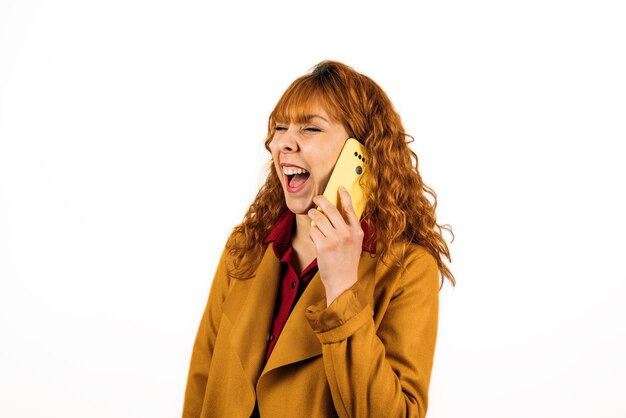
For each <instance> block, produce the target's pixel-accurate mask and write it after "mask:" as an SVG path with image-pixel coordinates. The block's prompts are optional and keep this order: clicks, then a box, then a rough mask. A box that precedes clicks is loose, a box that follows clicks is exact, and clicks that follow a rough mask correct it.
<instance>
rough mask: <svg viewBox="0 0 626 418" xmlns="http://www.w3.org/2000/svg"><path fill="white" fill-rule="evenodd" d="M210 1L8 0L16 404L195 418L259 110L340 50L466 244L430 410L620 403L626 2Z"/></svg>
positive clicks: (2, 255)
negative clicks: (200, 363)
mask: <svg viewBox="0 0 626 418" xmlns="http://www.w3.org/2000/svg"><path fill="white" fill-rule="evenodd" d="M214 3H217V2H207V1H184V2H174V1H140V0H124V1H119V0H117V1H111V0H109V1H97V0H92V1H85V0H82V1H78V0H75V1H71V0H60V1H56V2H45V1H35V0H32V1H15V0H2V2H1V3H0V416H2V417H15V418H19V417H35V416H46V417H63V418H67V417H94V418H99V417H140V416H150V417H173V416H179V415H180V408H181V404H182V397H183V392H184V385H185V379H186V374H187V367H188V362H189V355H190V353H191V344H192V342H193V338H194V336H195V332H196V329H197V325H198V321H199V320H200V315H201V313H202V310H203V308H204V304H205V302H206V297H207V295H208V290H209V286H210V282H211V279H212V276H213V272H214V269H215V266H216V262H217V257H218V256H219V253H220V251H221V248H222V246H223V244H224V242H225V239H226V237H227V235H228V233H229V231H230V228H231V227H232V226H234V225H235V224H236V223H238V222H239V221H240V220H241V218H242V216H243V214H244V212H245V210H246V208H247V205H248V204H249V203H250V202H251V199H252V198H253V196H254V195H255V193H256V190H257V188H258V186H259V184H260V181H261V172H262V170H263V164H264V163H265V161H266V158H267V156H266V155H265V153H264V150H263V148H262V139H263V136H264V133H265V127H266V118H267V116H268V114H269V112H270V111H271V109H272V107H273V105H274V104H275V103H276V101H277V100H278V98H279V96H280V94H281V93H282V92H283V90H284V89H285V88H286V87H287V86H288V85H289V83H290V82H291V81H292V80H293V79H294V78H296V77H297V76H299V75H301V74H303V73H305V72H306V71H307V70H308V69H309V68H310V67H312V66H313V65H314V64H316V63H317V62H319V61H321V60H322V59H326V58H331V59H338V60H341V61H344V62H345V63H347V64H349V65H351V66H353V67H354V68H356V69H357V70H359V71H361V72H363V73H365V74H367V75H369V76H371V77H372V78H373V79H374V80H376V81H377V82H378V83H379V84H380V85H381V86H382V87H383V88H384V89H385V90H386V91H387V93H388V94H389V96H390V97H391V99H392V100H393V101H394V103H395V105H396V107H397V109H398V110H399V112H400V114H401V115H402V117H403V121H404V123H405V125H406V128H407V129H408V131H409V133H411V134H412V135H413V136H414V137H415V138H416V141H415V143H414V144H413V145H414V150H415V151H416V152H417V153H418V155H419V156H420V167H421V171H422V174H423V177H424V179H425V181H426V183H427V184H428V185H430V186H431V187H433V188H434V189H435V191H436V192H437V193H438V196H439V206H438V214H439V220H440V222H441V223H450V224H451V225H452V226H453V228H454V232H455V234H456V239H455V241H454V243H453V244H451V247H450V248H451V251H452V255H453V263H452V264H451V268H452V270H453V272H454V274H455V275H456V277H457V280H458V286H457V287H456V288H452V287H451V286H449V285H448V284H446V285H445V286H444V288H443V290H442V291H441V312H440V328H439V339H438V344H437V353H436V357H435V367H434V370H433V377H432V384H431V390H430V408H429V417H430V418H444V417H461V416H463V417H480V418H491V417H493V418H502V417H520V418H521V417H524V418H526V417H531V416H532V417H541V418H553V417H568V418H575V417H581V418H582V417H585V418H586V417H591V416H593V417H594V418H600V417H623V416H626V403H624V401H623V393H622V392H623V390H622V389H623V388H624V384H623V382H624V380H623V379H624V376H626V360H625V359H624V356H623V353H624V352H626V342H625V341H626V327H624V321H623V318H624V317H626V308H625V307H624V303H623V300H624V296H623V294H624V292H625V291H626V284H625V282H626V273H625V272H624V271H625V270H624V250H625V249H626V248H625V247H626V246H625V245H624V234H625V233H626V222H625V220H624V213H626V204H625V199H624V190H625V189H626V170H625V169H624V164H623V161H622V160H623V156H624V152H623V143H624V140H625V139H626V123H625V116H626V78H625V77H624V74H626V30H625V27H624V25H623V22H624V20H625V18H626V13H625V10H624V5H623V2H620V1H591V0H589V1H582V0H580V1H557V0H542V1H538V0H530V1H528V0H527V1H509V2H502V1H487V0H478V1H473V2H466V1H439V2H420V3H418V4H416V5H414V6H408V5H404V4H405V3H406V4H408V3H409V2H402V3H401V4H402V5H400V4H393V3H391V2H387V5H386V6H381V5H380V3H378V2H376V3H373V2H363V1H359V2H357V1H345V2H331V1H316V2H302V3H300V2H289V1H285V2H276V1H270V2H249V4H245V3H241V2H240V3H236V2H233V3H232V4H231V5H228V6H226V5H219V6H217V5H214ZM620 142H621V144H620Z"/></svg>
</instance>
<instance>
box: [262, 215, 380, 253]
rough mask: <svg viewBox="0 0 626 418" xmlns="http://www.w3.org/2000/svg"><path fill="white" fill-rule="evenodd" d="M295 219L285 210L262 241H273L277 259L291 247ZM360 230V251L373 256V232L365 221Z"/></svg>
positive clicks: (374, 249)
mask: <svg viewBox="0 0 626 418" xmlns="http://www.w3.org/2000/svg"><path fill="white" fill-rule="evenodd" d="M295 219H296V215H295V214H294V213H293V212H292V211H290V210H289V209H287V210H285V211H284V212H283V213H282V214H281V215H280V217H279V218H278V221H277V222H276V224H275V225H274V226H273V227H272V229H271V230H270V232H269V234H267V237H266V238H265V240H264V241H263V243H264V244H267V243H269V242H272V241H273V246H274V253H275V254H276V256H277V257H278V258H279V259H280V258H282V257H283V255H284V254H285V252H286V251H287V249H288V248H289V247H290V246H291V234H292V232H293V228H294V220H295ZM361 228H362V229H363V233H364V234H365V235H364V237H363V245H362V249H363V251H367V252H368V253H370V254H374V253H375V252H376V237H375V236H374V231H373V230H369V229H368V227H367V224H366V223H365V220H361ZM370 238H371V239H372V242H371V244H370V245H368V244H367V242H368V240H369V239H370Z"/></svg>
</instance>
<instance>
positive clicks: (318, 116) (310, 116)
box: [303, 115, 330, 125]
mask: <svg viewBox="0 0 626 418" xmlns="http://www.w3.org/2000/svg"><path fill="white" fill-rule="evenodd" d="M315 118H320V119H321V120H323V121H324V122H326V123H328V124H329V125H330V122H329V121H328V119H326V118H324V117H322V116H320V115H304V118H303V119H304V120H305V121H309V120H311V119H315Z"/></svg>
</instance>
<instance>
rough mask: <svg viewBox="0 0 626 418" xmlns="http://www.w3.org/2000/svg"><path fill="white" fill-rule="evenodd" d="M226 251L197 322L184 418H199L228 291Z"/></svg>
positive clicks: (184, 404) (184, 405)
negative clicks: (198, 323)
mask: <svg viewBox="0 0 626 418" xmlns="http://www.w3.org/2000/svg"><path fill="white" fill-rule="evenodd" d="M225 256H226V249H224V251H223V252H222V255H221V257H220V261H219V262H218V265H217V270H216V272H215V276H214V278H213V282H212V284H211V291H210V292H209V299H208V301H207V305H206V308H205V309H204V313H203V314H202V319H201V320H200V326H199V327H198V332H197V335H196V339H195V342H194V344H193V351H192V353H191V362H190V365H189V374H188V377H187V388H186V390H185V400H184V403H183V418H195V417H199V416H200V412H201V411H202V403H203V401H204V392H205V389H206V382H207V377H208V375H209V369H210V367H211V358H212V357H213V348H214V346H215V338H216V335H217V330H218V328H219V325H220V320H221V317H222V303H223V302H224V299H225V297H226V293H227V291H228V274H227V271H226V266H225Z"/></svg>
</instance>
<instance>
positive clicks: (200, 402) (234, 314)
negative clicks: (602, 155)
mask: <svg viewBox="0 0 626 418" xmlns="http://www.w3.org/2000/svg"><path fill="white" fill-rule="evenodd" d="M229 266H232V257H231V256H230V255H228V253H227V252H226V251H224V252H223V253H222V256H221V258H220V262H219V265H218V267H217V271H216V274H215V277H214V279H213V283H212V285H211V291H210V294H209V298H208V302H207V305H206V309H205V311H204V314H203V316H202V320H201V322H200V326H199V329H198V333H197V336H196V340H195V343H194V345H193V352H192V355H191V362H190V367H189V376H188V380H187V388H186V391H185V401H184V405H183V417H184V418H192V417H203V418H208V417H220V418H222V417H226V418H239V417H241V418H244V417H245V418H248V417H249V416H250V414H251V413H252V411H253V409H254V405H255V400H256V399H258V404H259V410H260V413H261V417H263V418H265V417H269V418H280V417H285V418H287V417H289V418H294V417H337V416H339V417H359V418H360V417H385V418H395V417H405V416H406V417H424V416H425V415H426V410H427V406H428V385H429V381H430V375H431V369H432V365H433V357H434V351H435V341H436V338H437V319H438V307H439V272H438V269H437V263H436V261H435V258H434V257H433V256H432V255H431V254H430V253H428V252H427V251H426V249H425V248H424V247H421V246H418V245H415V244H410V245H409V247H408V250H407V252H406V257H405V262H404V267H405V268H404V269H400V268H397V267H388V266H385V265H384V264H383V263H382V262H381V260H380V259H379V258H378V256H375V257H374V258H372V255H371V254H369V253H366V252H363V253H362V254H361V259H360V262H359V275H358V278H359V279H358V282H357V283H356V284H355V285H354V286H353V287H352V288H351V289H349V290H347V291H346V292H344V293H343V294H341V295H340V296H339V297H338V298H337V299H335V300H334V301H333V303H331V305H330V306H329V307H326V297H325V292H324V286H323V284H322V282H321V280H320V278H319V272H318V273H317V274H316V275H315V276H314V277H313V279H311V282H310V283H309V285H308V286H307V288H306V290H305V291H304V293H303V294H302V296H301V297H300V299H299V300H298V303H297V304H296V305H295V307H294V309H293V311H292V312H291V315H290V316H289V319H288V321H287V323H286V324H285V327H284V329H283V331H282V333H281V334H280V337H279V338H278V341H277V342H276V346H275V347H274V350H273V352H272V355H271V356H270V358H269V360H268V362H267V364H265V366H264V367H263V360H264V356H265V353H266V347H267V338H268V335H269V331H270V327H271V323H272V316H273V311H274V306H275V302H276V293H277V290H278V287H279V281H280V262H279V260H278V259H277V258H276V255H275V254H274V250H273V247H272V245H271V244H270V245H268V246H267V248H266V250H265V253H264V256H263V259H262V261H261V263H260V264H259V266H258V268H257V271H256V275H255V276H254V277H253V278H252V279H249V280H238V279H233V278H230V277H229V276H228V274H227V271H228V270H229V268H230V267H229ZM402 270H404V271H402Z"/></svg>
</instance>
